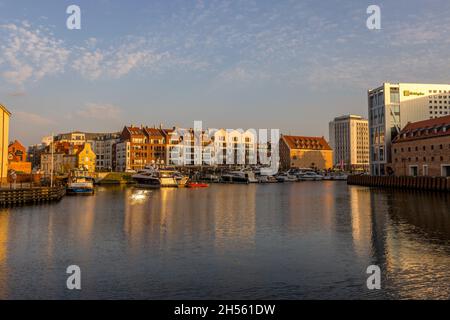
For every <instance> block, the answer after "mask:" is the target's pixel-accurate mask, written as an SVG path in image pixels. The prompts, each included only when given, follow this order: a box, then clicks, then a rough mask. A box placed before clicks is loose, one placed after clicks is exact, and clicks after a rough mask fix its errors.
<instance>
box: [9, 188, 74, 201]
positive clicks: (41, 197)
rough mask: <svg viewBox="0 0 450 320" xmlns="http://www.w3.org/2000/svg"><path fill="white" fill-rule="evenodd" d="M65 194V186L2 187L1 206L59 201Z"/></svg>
mask: <svg viewBox="0 0 450 320" xmlns="http://www.w3.org/2000/svg"><path fill="white" fill-rule="evenodd" d="M65 194H66V188H65V187H64V186H55V187H33V188H18V189H0V206H10V205H21V204H30V203H40V202H48V201H57V200H60V199H61V198H62V197H63V196H64V195H65Z"/></svg>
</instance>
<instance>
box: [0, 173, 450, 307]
mask: <svg viewBox="0 0 450 320" xmlns="http://www.w3.org/2000/svg"><path fill="white" fill-rule="evenodd" d="M136 192H137V190H136V189H134V188H130V187H128V188H127V187H99V188H98V189H97V193H96V195H95V196H82V197H76V196H75V197H69V196H67V197H65V198H64V199H63V200H62V201H61V202H58V203H54V204H45V205H37V206H25V207H19V208H10V209H1V210H0V299H23V298H25V299H80V298H81V299H94V298H105V299H333V298H339V299H396V298H401V299H406V298H410V299H411V298H412V299H430V298H440V299H448V298H450V210H449V208H450V195H445V194H436V193H424V192H422V193H420V192H408V191H386V190H379V189H370V188H366V187H357V186H347V185H346V184H345V182H344V183H343V182H331V181H324V182H300V183H293V184H270V185H212V186H211V187H210V188H207V189H198V190H195V189H162V190H154V191H152V192H151V193H150V194H149V195H148V196H147V197H145V198H144V199H134V197H133V194H136ZM72 264H75V265H78V266H80V268H81V270H82V290H81V291H69V290H67V289H66V277H67V275H66V273H65V271H66V268H67V266H69V265H72ZM372 264H376V265H379V266H380V268H381V269H382V274H383V275H382V290H377V291H370V290H368V289H367V287H366V279H367V275H366V273H365V272H366V268H367V267H368V266H369V265H372Z"/></svg>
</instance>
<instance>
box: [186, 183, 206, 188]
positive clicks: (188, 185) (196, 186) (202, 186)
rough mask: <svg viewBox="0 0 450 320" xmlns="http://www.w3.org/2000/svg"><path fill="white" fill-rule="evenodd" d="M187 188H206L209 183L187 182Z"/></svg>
mask: <svg viewBox="0 0 450 320" xmlns="http://www.w3.org/2000/svg"><path fill="white" fill-rule="evenodd" d="M187 187H188V188H208V187H209V184H207V183H200V182H189V183H188V184H187Z"/></svg>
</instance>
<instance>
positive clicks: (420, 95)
mask: <svg viewBox="0 0 450 320" xmlns="http://www.w3.org/2000/svg"><path fill="white" fill-rule="evenodd" d="M367 96H368V111H369V143H370V151H369V153H370V171H371V174H372V175H386V174H389V168H390V163H391V160H392V158H391V141H392V139H393V138H394V137H395V136H396V135H397V134H398V133H399V132H400V130H401V129H403V128H404V127H405V126H406V125H407V124H408V122H417V121H421V120H427V119H432V118H438V117H442V116H445V115H449V114H450V85H448V84H419V83H396V84H393V83H384V84H383V85H382V86H380V87H378V88H376V89H372V90H369V91H368V94H367Z"/></svg>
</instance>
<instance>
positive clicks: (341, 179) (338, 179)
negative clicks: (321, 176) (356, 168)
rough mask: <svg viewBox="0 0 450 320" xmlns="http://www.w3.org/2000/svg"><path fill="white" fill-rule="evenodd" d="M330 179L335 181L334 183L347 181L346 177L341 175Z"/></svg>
mask: <svg viewBox="0 0 450 320" xmlns="http://www.w3.org/2000/svg"><path fill="white" fill-rule="evenodd" d="M332 179H333V180H336V181H347V179H348V175H346V174H343V173H338V174H336V175H334V176H333V177H332Z"/></svg>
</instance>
